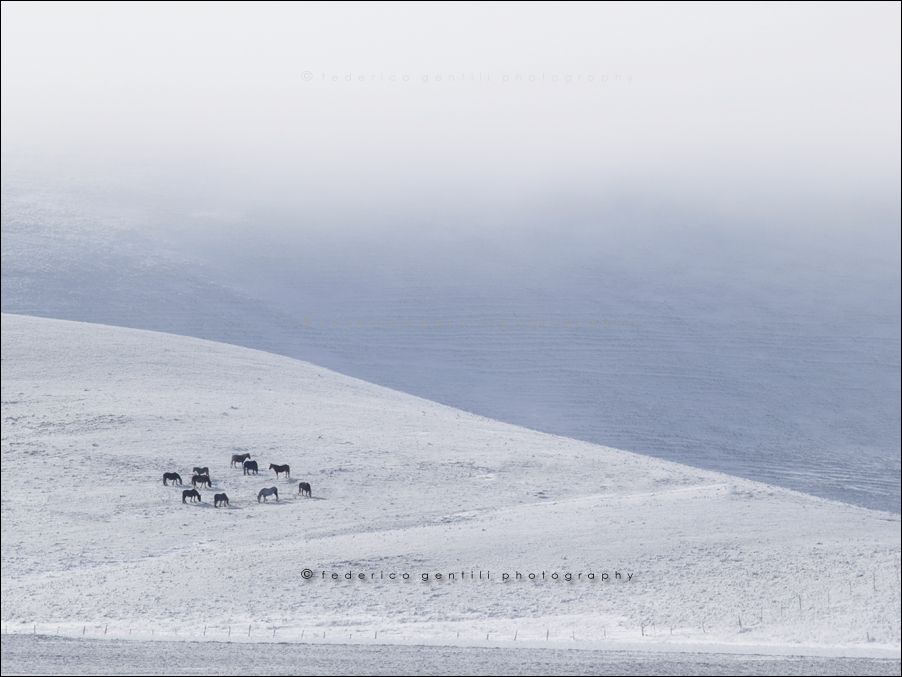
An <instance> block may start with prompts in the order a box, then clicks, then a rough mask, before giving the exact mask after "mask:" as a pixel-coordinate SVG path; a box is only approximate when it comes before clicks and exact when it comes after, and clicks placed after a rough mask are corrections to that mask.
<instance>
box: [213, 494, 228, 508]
mask: <svg viewBox="0 0 902 677" xmlns="http://www.w3.org/2000/svg"><path fill="white" fill-rule="evenodd" d="M220 503H225V504H226V505H228V504H229V497H228V496H226V495H225V494H216V495H215V496H214V497H213V507H214V508H218V507H219V504H220Z"/></svg>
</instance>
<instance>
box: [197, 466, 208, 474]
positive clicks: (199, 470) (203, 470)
mask: <svg viewBox="0 0 902 677" xmlns="http://www.w3.org/2000/svg"><path fill="white" fill-rule="evenodd" d="M194 474H195V475H209V474H210V469H209V468H198V467H197V466H194Z"/></svg>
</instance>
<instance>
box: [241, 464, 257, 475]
mask: <svg viewBox="0 0 902 677" xmlns="http://www.w3.org/2000/svg"><path fill="white" fill-rule="evenodd" d="M251 472H253V473H254V474H255V475H256V474H257V462H256V461H245V462H244V474H245V475H250V474H251Z"/></svg>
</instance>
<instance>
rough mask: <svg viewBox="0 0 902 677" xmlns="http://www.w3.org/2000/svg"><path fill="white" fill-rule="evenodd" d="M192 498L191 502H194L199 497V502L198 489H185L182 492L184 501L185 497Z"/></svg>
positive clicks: (183, 500) (198, 499) (198, 500)
mask: <svg viewBox="0 0 902 677" xmlns="http://www.w3.org/2000/svg"><path fill="white" fill-rule="evenodd" d="M186 498H190V499H191V502H192V503H194V500H195V499H197V502H198V503H199V502H200V493H198V491H197V489H185V490H184V491H183V492H182V503H185V499H186Z"/></svg>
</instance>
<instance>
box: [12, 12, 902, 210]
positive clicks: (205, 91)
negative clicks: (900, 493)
mask: <svg viewBox="0 0 902 677" xmlns="http://www.w3.org/2000/svg"><path fill="white" fill-rule="evenodd" d="M405 78H407V79H406V80H405ZM900 79H902V78H900V4H899V3H854V4H853V3H839V4H818V3H797V4H782V3H779V4H770V3H763V4H707V3H704V4H698V3H679V4H669V3H664V4H657V3H642V4H633V3H629V4H618V3H613V4H610V3H604V4H582V3H579V4H561V3H554V4H543V3H539V4H515V3H488V4H455V3H438V4H407V3H404V4H394V3H378V4H356V3H347V4H316V3H312V4H260V3H254V4H196V5H195V4H181V3H177V4H132V3H129V4H124V3H123V4H115V3H99V4H93V3H60V4H56V3H16V2H4V3H3V5H2V116H3V120H2V144H3V153H4V157H5V159H4V163H5V164H7V165H8V164H9V162H11V160H10V159H9V158H12V157H23V156H30V155H35V154H38V155H44V156H51V157H53V156H57V155H60V156H69V157H85V158H95V159H96V158H102V159H103V160H105V161H110V162H113V163H117V162H122V163H128V164H131V165H136V164H137V165H141V164H142V163H153V164H156V165H158V166H166V167H172V168H181V169H182V170H183V171H185V172H186V175H188V176H198V175H204V174H205V173H208V174H209V175H210V176H214V175H216V176H225V175H228V176H230V177H231V178H232V179H238V180H239V182H241V181H246V184H247V185H248V186H249V187H252V186H254V185H256V186H258V187H259V186H263V185H281V186H283V187H284V188H285V190H290V186H291V185H294V184H296V183H298V182H304V183H305V185H312V184H315V185H317V186H319V187H320V188H322V189H323V190H327V191H328V190H332V191H338V192H341V191H344V190H348V189H351V190H352V192H353V190H354V189H357V190H358V191H360V192H359V193H358V194H360V195H363V194H365V193H368V192H369V193H372V192H374V191H375V192H378V191H381V190H385V191H388V192H393V193H395V194H399V195H404V194H410V195H424V194H429V193H430V191H438V192H443V191H445V192H447V191H462V192H463V193H466V191H467V190H483V191H488V192H490V193H491V192H493V191H494V192H498V193H514V194H516V193H518V192H522V193H525V194H535V192H536V191H537V190H538V191H541V190H543V189H547V190H559V189H564V190H573V191H575V192H577V193H578V192H580V191H590V192H591V191H594V190H600V191H602V192H603V191H617V190H626V191H634V192H635V191H637V190H638V191H644V190H653V191H657V192H660V193H667V194H674V195H680V194H688V195H691V196H693V197H694V198H697V199H699V200H705V199H711V200H714V199H730V197H731V196H734V195H735V196H736V197H737V199H740V197H739V195H740V194H742V198H741V199H745V200H749V199H752V200H754V199H757V197H761V196H765V197H766V196H768V195H770V196H773V197H774V199H778V198H779V196H780V195H781V194H782V195H784V196H785V195H792V194H797V193H799V194H806V195H812V196H816V195H819V194H824V195H829V194H835V193H837V192H839V193H843V192H848V193H849V194H853V193H863V194H867V195H883V196H887V197H888V198H889V199H892V200H898V194H899V181H900V170H899V166H900V131H899V130H900V84H899V83H900ZM250 189H253V188H249V190H250Z"/></svg>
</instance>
